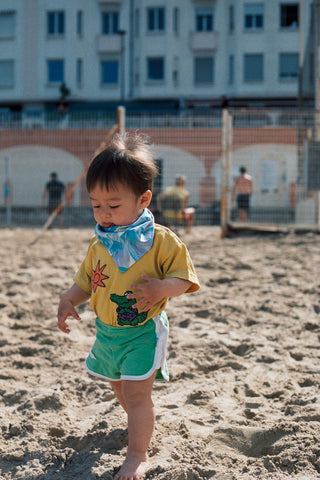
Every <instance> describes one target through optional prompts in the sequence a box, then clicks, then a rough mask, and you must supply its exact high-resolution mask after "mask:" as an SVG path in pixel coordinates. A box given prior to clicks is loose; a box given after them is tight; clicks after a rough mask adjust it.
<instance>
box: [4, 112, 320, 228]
mask: <svg viewBox="0 0 320 480" xmlns="http://www.w3.org/2000/svg"><path fill="white" fill-rule="evenodd" d="M318 120H319V115H318V112H314V111H306V112H298V111H293V110H270V109H268V110H264V109H259V110H255V111H253V110H242V109H235V110H228V111H227V110H225V111H223V112H221V110H216V111H215V110H210V111H204V112H201V111H197V110H188V111H181V112H169V113H168V112H166V113H165V112H135V113H127V114H126V118H125V127H126V129H127V130H139V131H142V132H143V133H145V134H146V135H147V136H148V137H149V139H150V142H151V143H152V144H153V145H154V148H155V152H156V161H157V165H158V170H159V175H158V177H157V179H156V181H155V185H154V197H153V203H152V208H154V209H156V197H157V195H158V194H159V193H161V192H163V191H164V190H165V189H166V188H167V187H168V186H170V185H172V184H173V183H174V179H175V176H176V175H177V174H184V175H185V176H186V178H187V189H188V191H189V193H190V198H189V204H190V206H193V207H194V208H195V211H196V213H195V225H219V224H220V223H221V222H222V223H238V222H239V220H241V218H240V219H239V210H238V204H237V194H238V193H237V192H236V191H235V192H234V195H233V194H232V191H233V186H234V184H235V180H236V178H237V177H238V175H239V168H240V167H245V168H246V170H247V174H248V175H250V176H251V178H252V184H253V190H252V195H251V196H250V202H249V209H248V212H247V217H246V219H245V222H246V223H249V224H251V225H253V224H261V223H263V224H272V225H274V224H276V225H288V224H293V225H318V224H319V221H320V208H319V191H320V168H319V160H318V159H319V158H320V155H319V154H320V151H319V150H320V147H319V144H320V143H319V121H318ZM116 121H117V118H116V112H114V113H105V114H103V113H83V114H80V113H71V112H70V113H68V114H67V115H63V116H61V115H58V114H39V115H36V116H34V115H31V114H29V115H22V114H17V115H9V114H2V115H1V116H0V183H1V185H2V187H3V189H2V192H3V195H2V202H0V203H2V205H1V206H0V226H2V227H3V226H7V225H14V226H16V225H30V226H41V225H43V224H44V223H45V221H46V219H47V216H48V215H47V209H46V207H45V206H44V205H43V201H42V195H43V190H44V188H45V185H46V182H47V181H48V180H49V175H50V172H52V171H55V172H57V173H58V176H59V178H60V180H61V181H62V182H63V183H64V184H65V185H66V187H67V188H70V187H72V185H74V182H75V180H76V179H77V178H78V176H79V175H80V174H81V172H82V171H83V169H84V168H85V166H86V164H87V163H88V161H89V160H90V158H91V156H92V155H93V153H94V151H95V150H96V148H97V147H98V145H99V144H100V143H101V141H102V140H103V138H104V137H105V136H106V134H107V133H108V131H110V129H111V128H112V126H114V124H115V123H116ZM233 197H234V198H233ZM64 225H65V226H66V227H68V226H76V227H81V226H91V225H93V220H92V214H91V210H90V203H89V199H88V196H87V193H86V190H85V185H84V182H80V183H79V185H77V187H76V188H75V190H74V192H73V194H72V196H71V197H70V198H69V200H68V202H67V204H66V205H65V207H64Z"/></svg>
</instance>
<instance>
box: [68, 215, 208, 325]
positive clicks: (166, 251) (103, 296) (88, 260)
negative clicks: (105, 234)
mask: <svg viewBox="0 0 320 480" xmlns="http://www.w3.org/2000/svg"><path fill="white" fill-rule="evenodd" d="M141 275H147V276H149V277H153V278H159V279H164V278H173V277H177V278H181V279H184V280H189V281H190V282H191V285H190V287H189V289H188V290H187V292H186V293H191V292H196V291H197V290H198V289H199V288H200V285H199V280H198V278H197V274H196V272H195V269H194V266H193V263H192V260H191V257H190V254H189V252H188V250H187V247H186V246H185V244H184V243H183V242H182V241H181V240H180V239H179V238H178V237H177V236H176V235H175V234H174V233H173V232H172V231H171V230H169V229H168V228H166V227H163V226H162V225H157V224H155V228H154V239H153V245H152V247H151V249H150V250H149V251H148V252H147V253H145V254H144V255H143V256H142V257H141V258H140V259H139V260H138V261H137V262H135V263H134V264H133V265H131V267H129V268H128V270H127V271H125V272H123V273H121V272H120V270H119V268H118V267H117V265H116V264H115V262H114V261H113V258H112V256H111V255H110V253H109V252H108V250H107V249H106V247H105V246H104V245H103V244H102V243H101V242H100V241H99V240H98V239H97V237H94V238H93V239H92V240H91V242H90V244H89V248H88V252H87V255H86V257H85V259H84V260H83V262H82V264H81V266H80V268H79V270H78V272H77V273H76V275H75V278H74V282H75V283H76V284H77V285H78V286H79V287H80V288H81V289H82V290H84V291H85V292H86V293H88V294H89V295H91V300H90V306H91V308H92V309H93V311H94V312H95V314H96V315H97V317H99V318H100V320H101V321H102V322H104V323H106V324H108V325H112V326H115V327H121V326H125V327H126V326H136V325H141V324H143V323H145V322H146V321H147V320H149V319H150V318H154V317H155V316H156V315H158V314H159V313H160V312H162V311H163V310H164V308H165V306H166V304H167V300H168V299H167V298H164V299H162V300H161V301H160V302H158V303H157V304H156V305H154V306H153V307H152V308H151V309H150V310H149V311H148V312H141V313H139V312H138V310H137V309H134V308H132V305H134V304H135V303H136V302H135V300H134V299H132V300H128V299H127V297H126V293H128V292H129V291H130V286H131V285H133V284H137V283H143V280H142V279H141Z"/></svg>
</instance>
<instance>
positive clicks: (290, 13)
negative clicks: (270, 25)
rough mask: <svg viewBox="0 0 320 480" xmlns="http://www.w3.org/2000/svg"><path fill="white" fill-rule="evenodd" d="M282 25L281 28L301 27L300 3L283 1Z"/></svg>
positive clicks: (281, 10)
mask: <svg viewBox="0 0 320 480" xmlns="http://www.w3.org/2000/svg"><path fill="white" fill-rule="evenodd" d="M280 26H281V28H298V27H299V4H298V3H282V4H281V5H280Z"/></svg>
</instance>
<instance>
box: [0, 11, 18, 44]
mask: <svg viewBox="0 0 320 480" xmlns="http://www.w3.org/2000/svg"><path fill="white" fill-rule="evenodd" d="M15 19H16V17H15V12H14V11H12V12H11V11H0V39H1V38H14V33H15Z"/></svg>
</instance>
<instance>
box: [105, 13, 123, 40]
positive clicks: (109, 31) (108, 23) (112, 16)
mask: <svg viewBox="0 0 320 480" xmlns="http://www.w3.org/2000/svg"><path fill="white" fill-rule="evenodd" d="M118 30H119V13H118V12H102V32H101V33H102V35H113V34H114V33H117V32H118Z"/></svg>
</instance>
